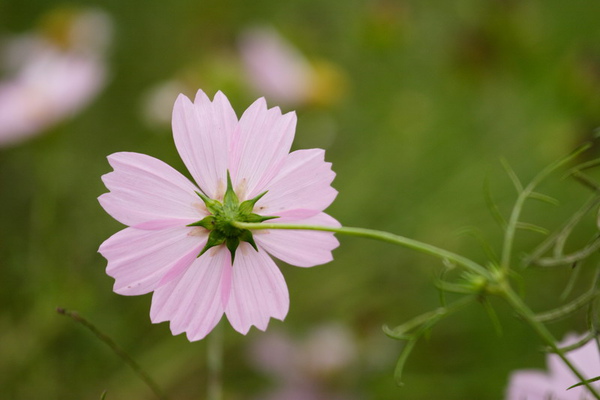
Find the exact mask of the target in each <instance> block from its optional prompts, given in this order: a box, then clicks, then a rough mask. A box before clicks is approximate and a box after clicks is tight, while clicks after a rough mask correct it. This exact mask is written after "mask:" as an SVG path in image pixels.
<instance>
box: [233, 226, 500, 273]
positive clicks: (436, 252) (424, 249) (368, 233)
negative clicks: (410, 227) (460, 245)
mask: <svg viewBox="0 0 600 400" xmlns="http://www.w3.org/2000/svg"><path fill="white" fill-rule="evenodd" d="M234 224H235V226H237V227H238V228H242V229H250V230H259V229H288V230H289V229H297V230H309V231H325V232H333V233H339V234H343V235H348V236H358V237H364V238H369V239H375V240H379V241H382V242H387V243H392V244H395V245H398V246H402V247H407V248H409V249H413V250H417V251H420V252H421V253H426V254H430V255H432V256H435V257H438V258H441V259H445V260H450V261H453V262H455V263H457V264H460V265H462V266H463V267H465V268H466V269H468V270H471V271H472V272H475V273H477V274H479V275H481V276H484V277H487V278H491V275H490V273H489V272H488V270H487V269H485V268H484V267H482V266H481V265H479V264H477V263H476V262H474V261H472V260H470V259H468V258H466V257H463V256H460V255H458V254H455V253H452V252H451V251H448V250H444V249H441V248H439V247H436V246H432V245H430V244H427V243H423V242H419V241H418V240H414V239H409V238H406V237H404V236H399V235H394V234H393V233H389V232H383V231H377V230H374V229H364V228H352V227H340V228H336V227H332V226H316V225H295V224H265V223H249V222H235V223H234Z"/></svg>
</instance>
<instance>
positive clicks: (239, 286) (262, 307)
mask: <svg viewBox="0 0 600 400" xmlns="http://www.w3.org/2000/svg"><path fill="white" fill-rule="evenodd" d="M289 305H290V299H289V294H288V290H287V286H286V284H285V280H284V279H283V275H282V274H281V271H279V268H278V267H277V265H275V263H274V262H273V260H272V259H271V258H270V257H269V256H268V255H267V253H265V252H264V251H261V250H259V251H258V252H257V251H256V250H254V249H253V248H252V247H251V246H250V245H249V244H248V243H245V242H244V243H241V244H240V247H238V250H237V253H236V258H235V264H234V266H233V281H232V287H231V295H230V297H229V302H228V303H227V307H226V308H225V313H226V314H227V318H228V319H229V322H230V323H231V325H232V326H233V328H234V329H235V330H236V331H238V332H240V333H242V334H244V335H245V334H246V333H248V331H249V330H250V327H251V326H252V325H254V326H256V327H257V328H258V329H260V330H263V331H264V330H265V329H267V325H268V324H269V319H270V318H271V317H273V318H277V319H279V320H283V319H284V318H285V316H286V315H287V312H288V309H289Z"/></svg>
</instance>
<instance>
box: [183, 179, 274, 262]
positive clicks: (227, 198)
mask: <svg viewBox="0 0 600 400" xmlns="http://www.w3.org/2000/svg"><path fill="white" fill-rule="evenodd" d="M196 194H197V195H198V196H199V197H200V198H201V199H202V201H203V202H204V205H205V206H206V209H207V210H208V212H210V214H211V215H208V216H206V217H204V218H203V219H201V220H200V221H197V222H194V223H192V224H189V225H188V226H201V227H203V228H205V229H207V230H208V231H210V233H209V235H208V241H207V242H206V245H205V246H204V248H203V249H202V251H201V252H200V254H198V257H200V256H201V255H203V254H204V253H206V252H207V251H208V250H209V249H210V248H212V247H215V246H219V245H222V244H225V246H226V247H227V249H228V250H229V252H230V253H231V263H232V264H233V262H234V259H235V251H236V250H237V248H238V246H239V245H240V242H248V243H250V245H251V246H252V247H253V248H254V250H256V251H258V248H257V247H256V243H255V242H254V238H253V236H252V232H251V231H250V230H249V229H240V228H238V227H237V226H235V223H236V222H252V223H260V222H264V221H267V220H270V219H274V218H278V217H276V216H273V217H272V216H262V215H258V214H256V213H253V212H252V211H253V210H254V205H255V204H256V202H257V201H258V200H260V199H261V198H262V197H263V196H264V195H265V194H267V192H266V191H265V192H263V193H261V194H259V195H258V196H256V197H254V198H253V199H250V200H245V201H243V202H241V203H240V200H239V199H238V197H237V195H236V194H235V192H234V190H233V185H232V184H231V177H230V176H229V171H227V190H226V191H225V195H224V196H223V202H220V201H218V200H214V199H211V198H209V197H207V196H206V195H205V194H204V193H201V192H196Z"/></svg>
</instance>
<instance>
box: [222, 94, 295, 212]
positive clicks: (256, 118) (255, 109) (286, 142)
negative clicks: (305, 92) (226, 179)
mask: <svg viewBox="0 0 600 400" xmlns="http://www.w3.org/2000/svg"><path fill="white" fill-rule="evenodd" d="M295 129H296V114H295V113H293V112H290V113H287V114H284V115H281V110H279V108H278V107H275V108H271V109H267V104H266V102H265V99H264V98H260V99H258V100H256V101H255V102H254V103H253V104H252V105H251V106H250V107H248V109H247V110H246V111H245V112H244V114H243V115H242V117H241V118H240V122H239V124H238V126H237V128H236V130H235V132H234V136H233V138H232V146H231V154H230V158H229V167H230V172H231V178H232V182H233V186H234V189H235V191H236V193H237V195H238V197H240V199H241V200H246V199H250V198H253V197H255V196H256V195H258V194H260V193H261V192H263V191H264V190H265V187H266V185H267V184H268V183H269V182H270V181H271V180H272V179H273V178H274V177H275V176H276V175H277V173H278V172H279V168H280V167H281V165H282V163H283V161H284V160H285V157H286V156H287V154H288V153H289V151H290V147H291V146H292V141H293V140H294V132H295Z"/></svg>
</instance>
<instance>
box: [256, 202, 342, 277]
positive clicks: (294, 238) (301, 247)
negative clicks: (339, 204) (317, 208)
mask: <svg viewBox="0 0 600 400" xmlns="http://www.w3.org/2000/svg"><path fill="white" fill-rule="evenodd" d="M269 222H270V223H278V220H277V219H274V220H272V221H269ZM283 222H285V223H297V224H304V225H320V226H332V227H339V226H340V223H339V222H338V221H336V220H335V219H334V218H332V217H330V216H329V215H327V214H325V213H319V214H317V215H315V216H312V217H309V218H305V219H301V220H296V221H290V220H289V219H287V221H283ZM253 233H254V240H255V241H256V243H257V244H258V245H259V246H260V247H262V248H263V249H265V250H266V251H267V252H268V253H269V254H271V255H272V256H274V257H276V258H278V259H280V260H282V261H285V262H286V263H288V264H291V265H295V266H297V267H313V266H315V265H320V264H325V263H328V262H329V261H331V260H333V255H332V254H331V252H332V250H333V249H335V248H336V247H338V246H339V244H340V243H339V242H338V240H337V239H336V238H335V236H334V234H333V233H331V232H322V231H301V230H283V229H281V230H279V229H271V230H265V231H255V232H253Z"/></svg>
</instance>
